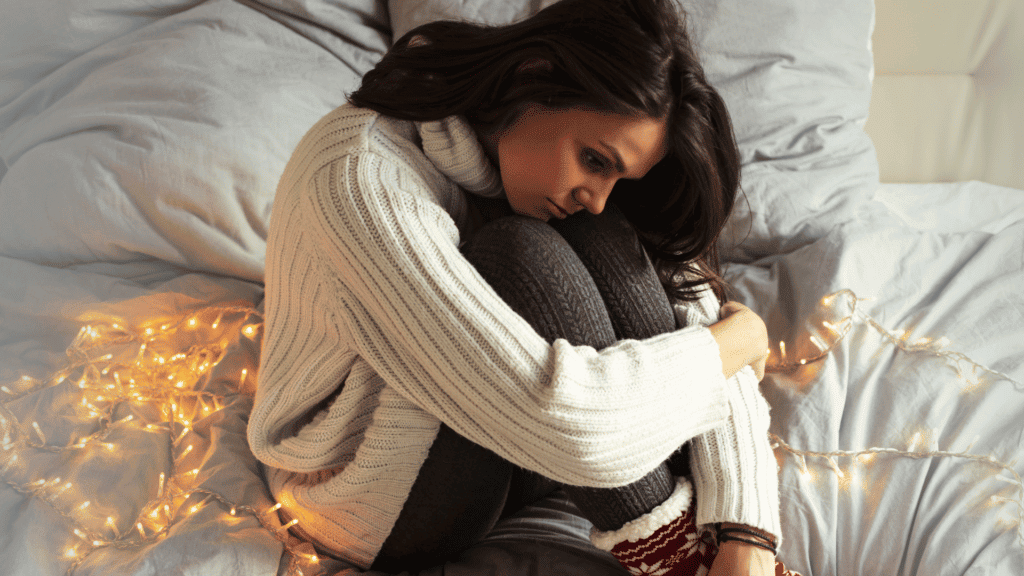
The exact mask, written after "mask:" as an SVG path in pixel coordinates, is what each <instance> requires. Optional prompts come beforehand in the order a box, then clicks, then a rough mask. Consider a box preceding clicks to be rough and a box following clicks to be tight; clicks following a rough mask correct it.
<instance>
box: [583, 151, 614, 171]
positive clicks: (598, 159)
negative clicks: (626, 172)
mask: <svg viewBox="0 0 1024 576" xmlns="http://www.w3.org/2000/svg"><path fill="white" fill-rule="evenodd" d="M580 159H581V160H582V162H583V165H584V166H586V167H587V169H588V170H590V171H591V172H606V171H607V170H608V166H609V163H608V159H607V158H605V157H604V156H602V155H601V154H599V153H598V152H596V151H594V150H593V149H591V148H584V149H583V152H582V153H581V154H580Z"/></svg>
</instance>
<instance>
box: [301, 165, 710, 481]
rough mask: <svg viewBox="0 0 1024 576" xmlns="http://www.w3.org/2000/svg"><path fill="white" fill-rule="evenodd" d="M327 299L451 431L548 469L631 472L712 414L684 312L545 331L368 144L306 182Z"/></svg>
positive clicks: (604, 476) (693, 332)
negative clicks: (654, 322)
mask: <svg viewBox="0 0 1024 576" xmlns="http://www.w3.org/2000/svg"><path fill="white" fill-rule="evenodd" d="M306 186H307V194H306V204H305V210H308V212H309V214H308V218H306V220H308V224H307V225H308V226H309V227H310V231H311V233H312V237H313V238H314V239H315V244H316V247H315V249H316V251H317V253H318V260H319V262H320V265H319V266H316V267H315V268H314V271H313V273H314V274H319V275H321V276H322V277H323V279H324V282H325V283H326V284H328V285H329V286H330V289H331V290H336V292H337V297H336V298H333V299H332V304H331V305H332V306H334V307H335V308H336V309H335V310H333V311H332V313H333V314H336V315H337V317H338V318H339V319H341V320H342V321H343V323H344V325H345V328H346V329H347V331H348V332H349V333H350V335H351V337H352V339H353V341H354V342H355V346H356V348H357V351H358V353H359V354H360V356H361V357H363V358H364V359H365V360H366V361H367V362H368V363H369V364H370V365H371V366H372V368H373V369H374V370H375V371H376V372H377V373H378V374H380V375H381V376H382V377H383V379H384V381H386V382H387V383H388V385H389V386H392V387H394V388H395V389H397V390H398V391H399V393H401V394H402V395H403V396H405V397H406V398H408V399H409V400H411V401H412V402H413V403H415V404H416V405H418V406H419V407H420V408H422V409H423V410H425V411H426V412H429V413H431V414H434V415H435V416H437V417H438V418H439V419H440V420H442V421H443V422H445V423H446V424H448V425H449V426H450V427H451V428H453V429H454V430H455V431H456V432H458V433H459V434H461V435H463V436H465V437H466V438H468V439H470V440H472V441H473V442H475V443H477V444H480V445H482V446H484V447H486V448H488V449H490V450H492V451H494V452H496V453H497V454H498V455H500V456H502V457H503V458H505V459H507V460H509V461H511V462H513V463H515V464H517V465H520V466H522V467H524V468H527V469H530V470H534V471H536V472H538V473H541V474H543V475H545V476H547V477H549V478H552V479H554V480H556V481H559V482H563V483H568V484H574V485H583V486H593V487H612V486H620V485H623V484H627V483H629V482H633V481H635V480H637V479H639V478H640V477H642V476H643V475H644V474H646V473H647V472H649V471H650V470H652V469H653V468H654V467H656V466H657V465H659V464H660V463H661V462H662V461H664V460H665V459H666V458H667V457H668V456H669V455H670V454H671V453H672V452H673V451H675V450H676V449H677V448H678V446H679V445H680V444H681V443H682V442H684V441H686V440H688V439H690V438H692V437H694V436H696V435H698V434H701V433H704V432H706V431H708V430H710V429H712V428H714V427H716V426H719V425H721V424H722V422H723V419H724V418H725V417H726V416H727V415H728V412H727V404H726V399H727V391H726V383H725V378H724V376H723V374H722V365H721V360H720V356H719V350H718V345H717V343H716V342H715V340H714V338H713V337H712V336H711V333H710V332H709V331H708V330H707V329H706V328H704V327H702V326H694V327H691V328H686V329H682V330H677V331H675V332H672V333H668V334H663V335H660V336H657V337H655V338H651V339H648V340H644V341H635V340H624V341H621V342H619V343H617V344H615V345H613V346H610V347H608V348H605V349H603V350H601V351H600V352H597V351H595V350H594V349H593V348H590V347H586V346H572V345H570V344H569V343H568V342H567V341H565V340H556V341H555V342H554V343H553V344H550V345H549V344H548V343H547V342H546V341H544V339H542V338H541V337H540V336H539V335H538V334H537V333H536V332H535V331H534V330H533V329H532V328H531V327H530V326H529V325H528V324H527V323H526V321H525V320H523V319H522V318H521V317H520V316H518V315H517V314H516V313H515V312H514V311H512V309H511V308H509V307H508V306H507V305H506V304H505V303H504V302H503V301H502V300H501V299H500V297H498V295H497V294H496V293H495V292H494V291H493V290H492V289H491V288H490V287H489V286H488V285H487V283H486V282H485V281H484V280H483V278H481V277H480V276H479V274H478V273H477V272H476V270H475V269H474V268H473V267H472V265H471V264H470V263H469V262H468V261H466V259H465V258H464V257H463V256H462V254H461V253H460V252H459V250H458V248H457V246H458V231H457V229H456V227H455V225H454V223H453V221H452V219H451V218H450V217H449V215H448V214H447V213H446V212H445V211H444V210H443V209H441V208H440V207H439V206H438V205H437V204H436V203H434V202H431V201H430V200H428V198H430V195H429V194H425V193H424V192H425V191H424V190H421V189H418V188H417V187H422V186H423V181H422V180H419V179H418V178H417V177H416V174H415V173H412V172H411V171H403V169H402V168H401V167H400V165H399V163H397V162H394V161H389V160H388V159H386V158H384V157H382V156H380V155H378V154H375V153H372V152H360V153H358V154H350V155H347V156H344V157H342V158H339V159H336V160H334V161H333V162H331V163H329V164H327V165H325V166H324V167H322V168H320V169H319V170H317V171H316V172H315V173H314V174H313V175H312V176H311V177H310V179H309V180H308V181H307V184H306Z"/></svg>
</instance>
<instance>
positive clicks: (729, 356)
mask: <svg viewBox="0 0 1024 576" xmlns="http://www.w3.org/2000/svg"><path fill="white" fill-rule="evenodd" d="M719 315H720V320H719V321H718V322H716V323H714V324H712V325H711V326H708V329H709V330H710V331H711V335H712V336H714V338H715V340H716V341H717V342H718V349H719V351H720V354H721V356H722V372H723V373H724V374H725V376H726V378H729V377H731V376H732V375H733V374H735V373H736V372H738V371H739V370H740V369H741V368H743V367H744V366H750V367H751V368H753V369H754V372H755V373H756V374H757V379H758V380H760V379H762V378H764V369H765V363H766V362H767V361H768V328H767V327H765V325H764V321H763V320H761V317H760V316H758V315H757V314H755V313H754V311H753V310H751V309H750V308H747V307H746V306H744V305H743V304H740V303H739V302H726V304H725V306H722V309H721V311H720V312H719Z"/></svg>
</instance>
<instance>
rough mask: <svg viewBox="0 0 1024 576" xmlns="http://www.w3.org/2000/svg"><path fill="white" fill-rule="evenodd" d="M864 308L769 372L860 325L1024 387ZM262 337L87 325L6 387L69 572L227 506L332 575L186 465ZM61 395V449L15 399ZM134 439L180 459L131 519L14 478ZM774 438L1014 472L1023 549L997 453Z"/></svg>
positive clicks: (800, 360)
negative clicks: (235, 356)
mask: <svg viewBox="0 0 1024 576" xmlns="http://www.w3.org/2000/svg"><path fill="white" fill-rule="evenodd" d="M864 300H867V299H864V298H858V297H857V296H856V295H855V294H854V293H853V292H851V291H849V290H844V291H840V292H836V293H834V294H831V295H828V296H826V297H825V298H823V299H822V301H821V310H822V312H821V313H820V314H818V315H812V318H810V319H808V321H807V322H805V325H804V329H803V330H802V331H801V332H800V334H799V335H798V336H796V337H793V338H791V339H790V342H789V344H788V345H787V342H786V341H782V340H780V341H779V342H778V344H776V345H775V346H774V347H773V350H772V355H771V356H770V358H769V363H768V366H767V371H768V372H772V373H786V372H791V371H794V370H799V369H800V368H801V367H805V366H807V365H808V364H812V363H814V362H817V361H820V360H822V359H824V358H825V357H826V356H828V355H829V354H831V353H832V352H833V351H834V350H835V349H836V348H837V347H838V346H839V345H840V343H841V342H842V341H843V340H844V339H845V338H846V336H847V335H848V334H850V332H851V330H852V329H853V327H854V325H855V324H857V323H861V324H864V325H866V326H869V327H871V328H872V329H873V330H875V331H877V332H878V333H879V334H881V336H882V338H883V339H884V340H885V341H886V342H888V343H890V344H892V345H893V346H894V347H895V348H896V349H897V350H899V351H900V352H902V353H912V354H927V355H930V356H934V357H937V358H941V359H943V360H944V361H945V362H947V363H948V364H949V365H950V367H951V368H952V369H953V371H954V372H955V373H956V375H957V377H959V378H961V379H962V380H963V381H965V382H966V383H967V387H968V388H970V387H971V386H973V385H976V384H977V379H978V378H980V377H981V375H985V374H987V375H989V376H991V377H994V378H999V379H1003V380H1007V381H1009V382H1012V383H1014V384H1015V385H1017V386H1018V387H1020V385H1019V383H1017V382H1015V381H1013V380H1012V379H1011V378H1010V377H1009V376H1007V375H1005V374H1002V373H999V372H996V371H993V370H991V369H989V368H986V367H984V366H981V365H979V364H977V363H976V362H974V361H973V360H971V359H970V358H968V357H967V356H965V355H963V354H961V353H958V352H953V351H949V350H946V349H945V347H946V346H947V345H948V341H946V340H945V339H938V340H933V339H928V338H922V339H917V340H914V341H911V340H910V332H909V331H904V332H892V331H889V330H887V329H886V328H884V327H883V326H882V325H881V324H880V323H879V322H877V321H876V320H875V319H873V318H871V317H870V316H869V315H867V314H866V313H864V312H863V311H862V310H860V309H859V307H858V306H857V304H858V303H859V302H863V301H864ZM840 310H842V311H841V312H837V311H840ZM261 330H262V318H261V317H260V314H259V313H258V312H257V311H255V310H253V309H252V308H248V307H210V308H205V309H202V310H198V311H195V312H191V313H188V314H183V315H181V316H179V317H177V318H175V319H173V320H169V321H164V322H156V323H151V324H147V325H143V326H139V327H131V328H129V327H126V326H122V325H120V324H119V323H116V322H94V323H92V324H90V325H88V326H85V327H83V328H82V330H81V331H80V332H79V334H78V336H77V337H76V338H75V339H74V341H73V342H72V344H71V346H70V347H69V348H68V351H67V354H68V363H67V365H66V366H65V367H64V368H62V369H61V370H59V371H58V372H57V373H56V374H54V375H53V376H52V377H50V378H49V379H47V380H37V379H33V378H31V377H28V376H23V377H22V378H20V379H19V380H17V381H15V382H11V383H8V384H6V385H3V386H0V393H2V394H0V398H2V401H0V434H2V438H0V448H2V450H0V477H2V478H3V480H4V482H5V483H6V485H7V486H9V487H11V488H12V489H14V490H15V491H17V492H19V493H21V494H24V495H26V496H28V497H31V498H35V499H37V500H39V501H41V502H43V503H45V504H47V505H48V506H49V508H50V509H51V510H53V511H54V512H56V513H57V514H58V515H59V516H61V517H62V518H63V519H64V520H65V522H66V524H67V526H68V531H69V537H68V541H69V542H70V544H69V545H68V546H66V548H65V549H64V550H63V551H62V553H61V554H62V556H63V557H64V559H65V560H66V561H68V563H69V565H68V569H67V574H69V575H70V574H72V573H73V572H74V571H75V569H76V568H77V567H79V566H81V565H82V563H83V562H85V560H86V559H87V558H88V557H89V556H90V555H91V554H93V553H94V552H97V551H101V550H107V549H118V550H133V549H136V550H137V549H141V548H142V547H144V546H146V545H150V544H154V543H157V542H159V541H160V540H161V539H163V538H165V537H166V536H167V535H168V534H169V532H170V531H171V529H172V527H174V526H175V525H177V524H179V523H181V522H183V521H185V520H186V519H188V518H190V517H192V516H193V515H195V514H197V513H199V512H200V511H203V510H208V509H209V507H210V506H217V507H219V508H220V510H221V512H220V513H221V514H224V515H225V518H232V517H234V518H238V517H241V516H250V517H253V518H255V519H256V520H257V521H258V523H259V525H260V526H261V527H262V529H264V530H266V531H267V532H268V533H270V534H271V535H272V536H273V537H274V538H276V539H277V540H278V541H280V542H281V544H282V545H283V547H284V549H285V552H286V554H288V564H287V571H288V574H290V575H295V576H304V575H308V576H313V575H316V574H322V573H323V567H322V566H321V565H320V559H319V558H318V557H317V555H316V553H315V551H314V549H313V547H312V545H311V544H309V543H308V542H304V541H303V540H301V539H299V538H297V537H296V536H294V535H293V534H292V533H291V531H290V530H289V528H292V527H293V526H295V525H296V524H298V522H299V521H298V520H296V519H293V520H290V521H288V522H282V521H281V520H280V518H279V516H278V514H277V511H278V510H279V509H281V507H282V505H281V504H280V503H277V504H273V505H270V506H267V505H252V504H251V503H244V502H234V501H232V500H231V499H229V498H226V497H225V496H223V495H222V494H220V493H218V492H216V491H213V490H210V489H208V488H206V487H203V486H202V482H201V478H200V476H201V475H202V467H201V466H200V467H199V468H196V467H193V466H188V465H186V462H187V461H188V460H189V458H188V457H189V455H190V453H192V452H193V451H194V445H193V444H192V443H191V442H190V437H191V436H190V434H191V432H192V431H193V430H194V429H195V427H196V425H197V423H200V422H201V421H202V419H203V418H206V417H210V416H213V415H215V414H217V413H218V412H219V411H221V410H224V409H225V408H226V402H228V401H229V399H228V398H227V397H226V396H224V395H222V394H218V393H215V392H211V391H209V390H207V388H208V386H207V384H208V383H209V379H210V378H211V375H212V374H213V373H214V371H215V369H216V368H217V367H218V365H219V364H220V363H221V360H223V359H224V357H225V355H226V352H227V350H228V348H229V346H231V343H232V342H233V341H234V340H238V339H242V338H245V339H249V340H250V341H252V342H253V343H258V341H259V337H260V335H261ZM797 340H799V341H797ZM225 370H226V369H225ZM222 372H224V370H222ZM254 376H255V375H254V374H249V372H248V368H240V369H239V370H238V371H237V372H228V373H226V374H222V377H225V378H227V379H228V380H229V381H231V384H232V388H234V389H235V390H237V391H243V390H244V389H245V388H246V386H247V385H249V384H251V379H252V378H253V377H254ZM57 387H66V388H67V390H63V391H64V392H70V393H73V394H76V395H77V397H78V398H79V400H78V403H77V404H76V405H75V407H74V411H75V414H74V416H75V418H76V422H77V426H76V427H75V430H84V431H83V432H81V433H76V434H74V436H75V437H74V438H73V439H70V440H68V441H66V442H64V441H62V440H63V436H62V435H61V433H59V432H57V431H54V430H52V429H47V430H44V429H43V427H42V426H41V425H40V423H39V422H36V421H31V422H22V421H20V420H19V419H18V418H17V417H16V416H15V414H14V411H13V410H12V409H11V408H10V405H11V403H12V402H15V401H17V400H18V399H21V398H24V397H26V396H28V395H30V394H35V393H40V392H42V391H45V390H46V389H47V388H57ZM127 430H134V431H136V432H141V433H152V434H158V435H163V436H164V442H166V443H167V444H168V445H169V446H170V450H171V463H170V465H169V468H168V470H167V472H166V473H160V474H159V475H158V476H155V477H154V478H152V479H151V480H150V481H151V484H152V485H151V486H149V487H148V488H149V489H150V490H149V492H150V493H151V494H152V497H151V498H149V499H148V501H147V502H145V503H144V504H142V505H141V507H139V508H138V514H137V515H136V516H135V517H133V518H117V517H114V516H112V515H109V514H108V513H104V512H102V510H101V508H102V507H101V506H100V505H98V504H97V503H96V501H97V499H98V498H99V495H98V494H97V495H95V497H93V496H90V495H88V494H84V495H83V494H77V496H76V493H80V492H82V487H81V486H76V485H75V482H74V481H72V480H68V479H66V478H62V477H60V476H56V475H55V476H52V477H46V478H34V477H31V478H29V477H25V478H23V479H21V480H16V479H14V478H16V477H17V476H19V475H21V476H26V474H28V472H27V470H28V468H27V467H28V462H30V461H32V460H33V459H35V458H38V457H39V456H40V455H45V454H51V455H60V456H67V457H68V458H67V459H69V460H70V459H73V458H74V457H81V456H82V455H85V454H88V453H90V452H91V451H97V452H109V453H114V454H116V453H117V452H118V448H119V445H118V442H119V440H120V437H121V435H122V434H123V432H125V431H127ZM63 435H64V436H66V435H67V432H64V433H63ZM58 437H60V439H58ZM771 441H772V443H773V448H775V449H776V450H777V451H778V452H777V453H779V454H780V455H782V456H787V455H788V456H789V457H790V458H792V459H793V460H794V461H795V463H796V465H797V466H798V467H799V469H800V472H801V474H803V475H805V476H810V468H809V464H808V461H809V460H810V461H811V462H814V461H819V462H821V463H822V465H823V466H824V467H827V469H829V470H831V472H832V473H834V474H835V475H836V478H837V479H838V480H839V482H840V484H841V485H849V482H850V480H851V478H852V477H853V476H854V475H855V474H856V469H857V466H858V464H865V463H867V462H870V461H871V460H872V459H874V458H876V457H905V458H912V459H927V458H940V457H945V458H957V459H962V460H966V461H973V462H978V463H981V464H983V465H987V466H992V467H995V468H997V469H999V470H1000V472H1001V473H1002V472H1005V473H1007V474H1008V476H1009V477H1007V476H1002V475H1000V476H996V477H997V478H999V479H1000V480H1002V481H1004V482H1007V483H1008V484H1013V485H1014V486H1015V487H1016V488H1017V490H1018V498H1017V499H1010V498H1004V497H1001V496H992V497H991V500H992V502H993V503H1009V502H1013V503H1015V504H1016V506H1017V511H1018V514H1017V533H1018V540H1019V541H1020V544H1021V546H1022V547H1024V531H1022V530H1024V500H1022V498H1021V497H1022V495H1024V481H1022V479H1021V476H1020V475H1019V474H1018V473H1017V472H1016V470H1015V469H1014V468H1013V467H1012V464H1007V463H1004V462H1001V461H999V460H997V459H996V458H994V457H992V456H981V455H977V454H972V453H970V452H969V450H970V449H971V446H969V447H968V448H967V450H966V451H963V452H953V451H944V450H938V449H936V450H930V449H921V448H922V447H923V446H924V444H925V443H924V441H923V434H921V433H917V434H915V435H914V437H913V438H912V439H911V441H910V445H909V446H908V447H907V449H896V448H877V447H872V448H866V449H862V450H850V451H847V450H836V451H827V452H824V451H811V450H802V449H799V448H796V447H793V446H791V445H790V444H789V443H787V442H786V441H785V440H783V439H782V438H780V437H779V436H777V435H774V434H772V435H771ZM972 446H973V443H972ZM928 447H929V448H930V446H928ZM844 462H849V463H850V465H849V466H845V467H844V466H843V465H841V463H844Z"/></svg>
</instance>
